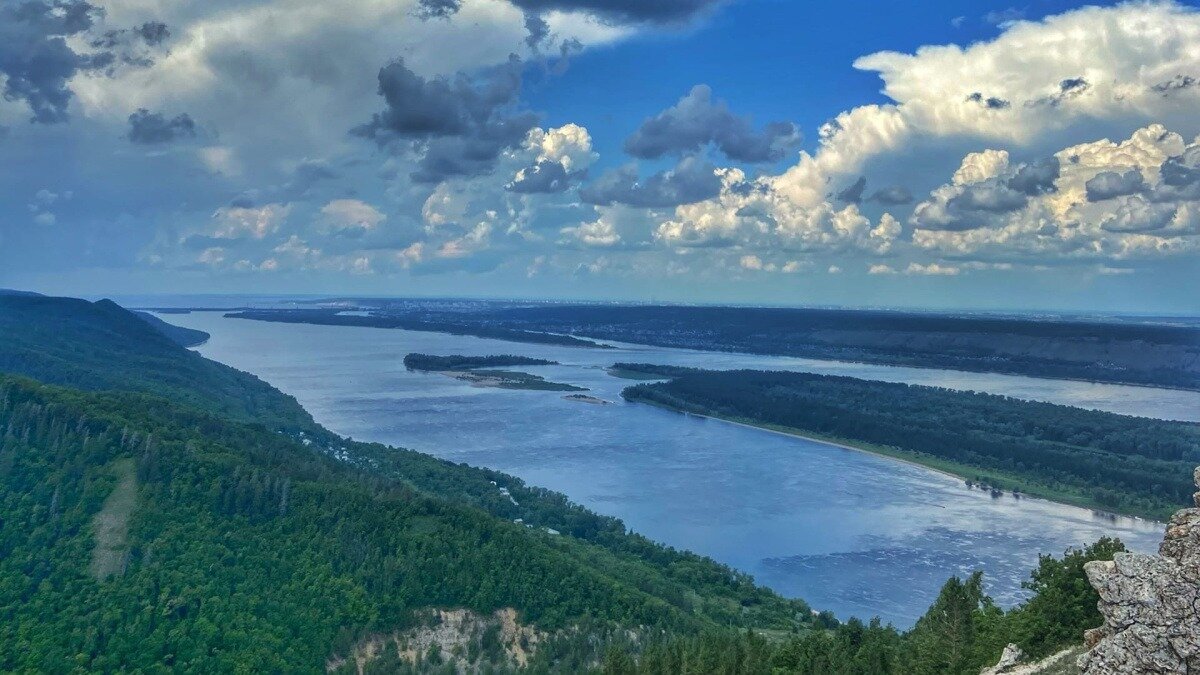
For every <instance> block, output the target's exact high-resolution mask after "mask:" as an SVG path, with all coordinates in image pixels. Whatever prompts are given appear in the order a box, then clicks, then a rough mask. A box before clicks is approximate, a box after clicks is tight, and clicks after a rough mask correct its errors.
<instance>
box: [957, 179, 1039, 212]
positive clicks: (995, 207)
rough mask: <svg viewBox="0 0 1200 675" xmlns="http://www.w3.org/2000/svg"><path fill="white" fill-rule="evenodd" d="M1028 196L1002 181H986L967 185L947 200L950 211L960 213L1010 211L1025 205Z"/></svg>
mask: <svg viewBox="0 0 1200 675" xmlns="http://www.w3.org/2000/svg"><path fill="white" fill-rule="evenodd" d="M1026 201H1028V197H1027V196H1026V195H1025V194H1023V193H1021V192H1017V191H1016V190H1013V189H1012V188H1010V187H1008V186H1007V185H1006V184H1004V183H1000V182H995V181H988V182H984V183H975V184H973V185H968V186H966V188H965V189H964V190H963V192H962V193H961V194H958V195H955V196H954V197H952V198H951V199H950V201H949V202H947V206H948V207H949V210H950V211H951V212H958V213H962V214H979V213H995V214H1000V213H1010V212H1012V211H1016V210H1017V209H1019V208H1021V207H1023V206H1025V202H1026Z"/></svg>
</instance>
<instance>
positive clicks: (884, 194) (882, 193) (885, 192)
mask: <svg viewBox="0 0 1200 675" xmlns="http://www.w3.org/2000/svg"><path fill="white" fill-rule="evenodd" d="M868 200H869V201H872V202H875V203H877V204H883V205H885V206H900V205H902V204H911V203H912V200H913V196H912V193H911V192H909V191H908V188H906V187H904V186H901V185H889V186H888V187H885V188H883V189H881V190H876V191H875V193H874V194H872V195H871V196H870V197H868Z"/></svg>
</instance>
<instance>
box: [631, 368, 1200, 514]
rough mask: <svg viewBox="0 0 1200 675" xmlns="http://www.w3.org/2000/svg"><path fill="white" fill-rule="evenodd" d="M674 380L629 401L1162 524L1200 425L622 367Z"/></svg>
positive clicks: (963, 395)
mask: <svg viewBox="0 0 1200 675" xmlns="http://www.w3.org/2000/svg"><path fill="white" fill-rule="evenodd" d="M609 372H612V373H617V374H619V375H625V376H629V375H631V374H642V375H645V376H657V377H659V378H667V379H666V381H659V382H647V383H643V384H638V385H635V386H632V387H629V388H627V389H625V390H624V391H623V392H622V396H623V397H625V398H626V399H627V400H630V401H637V402H643V403H650V404H654V405H658V406H662V407H666V408H671V409H675V410H679V411H683V412H687V413H693V414H699V415H704V416H708V417H716V418H720V419H725V420H729V421H733V422H740V423H745V424H751V425H754V426H760V427H764V428H767V429H772V430H776V431H783V432H787V433H794V434H798V435H804V436H808V437H812V438H815V439H817V440H825V441H834V442H838V443H843V444H846V445H849V446H852V447H855V448H859V449H864V450H868V451H871V452H875V453H878V454H883V455H888V456H891V457H896V458H899V459H904V460H908V461H913V462H916V463H919V464H923V465H925V466H928V467H931V468H934V469H938V470H941V471H945V472H948V473H951V474H954V475H957V476H960V477H963V478H965V479H967V480H969V481H971V482H973V483H980V484H984V485H987V486H991V487H994V488H997V489H1000V488H1003V489H1007V490H1012V491H1019V492H1025V493H1029V494H1032V495H1036V496H1040V497H1046V498H1048V499H1053V500H1055V501H1060V502H1064V503H1069V504H1075V505H1079V506H1087V507H1090V508H1096V509H1104V510H1109V511H1116V512H1120V513H1125V514H1132V515H1139V516H1146V517H1151V518H1163V517H1164V516H1165V515H1166V514H1167V513H1169V512H1170V511H1172V510H1174V509H1177V508H1179V506H1180V505H1181V504H1184V503H1186V502H1187V501H1188V499H1189V498H1190V496H1191V493H1192V490H1193V488H1192V485H1191V481H1190V473H1189V470H1190V468H1191V467H1192V465H1194V464H1195V463H1196V461H1197V460H1198V459H1200V425H1196V424H1191V423H1186V422H1168V421H1163V420H1153V419H1148V418H1141V417H1129V416H1124V415H1115V414H1112V413H1106V412H1100V411H1095V410H1081V409H1079V408H1071V407H1068V406H1060V405H1054V404H1050V403H1038V402H1033V401H1021V400H1017V399H1013V398H1009V397H1004V396H995V395H992V394H981V393H977V392H963V391H953V390H949V389H941V388H937V387H926V386H918V385H907V384H898V383H892V382H876V381H870V380H860V379H856V378H851V377H839V376H832V375H817V374H812V373H797V372H778V371H762V370H732V371H713V370H702V369H697V368H686V367H680V366H659V365H652V364H638V363H617V364H614V365H613V367H612V368H611V369H610V371H609Z"/></svg>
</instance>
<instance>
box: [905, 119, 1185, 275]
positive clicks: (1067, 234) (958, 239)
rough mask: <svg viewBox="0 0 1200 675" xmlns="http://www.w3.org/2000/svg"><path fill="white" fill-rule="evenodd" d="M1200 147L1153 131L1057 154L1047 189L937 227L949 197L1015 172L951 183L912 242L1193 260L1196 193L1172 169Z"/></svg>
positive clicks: (940, 248)
mask: <svg viewBox="0 0 1200 675" xmlns="http://www.w3.org/2000/svg"><path fill="white" fill-rule="evenodd" d="M1198 148H1200V144H1198V143H1197V142H1196V141H1192V142H1191V143H1188V142H1186V141H1185V140H1184V139H1183V137H1181V136H1180V135H1179V134H1177V133H1173V132H1171V131H1168V130H1167V129H1166V128H1164V127H1163V126H1162V125H1157V124H1155V125H1150V126H1147V127H1144V128H1142V129H1139V130H1137V131H1136V132H1134V133H1133V134H1132V135H1131V136H1130V137H1129V138H1128V139H1125V140H1122V141H1120V142H1114V141H1110V140H1107V139H1104V140H1099V141H1093V142H1090V143H1082V144H1078V145H1073V146H1069V147H1066V148H1063V149H1062V150H1060V151H1059V152H1057V153H1056V154H1055V158H1056V159H1057V160H1058V162H1059V165H1060V167H1061V170H1060V172H1059V175H1058V177H1057V178H1056V180H1055V182H1054V189H1053V190H1048V191H1045V192H1043V193H1042V194H1039V195H1033V196H1029V197H1028V198H1027V200H1026V202H1025V203H1024V204H1023V205H1020V206H1019V207H1017V208H1012V209H1006V210H1005V211H1003V212H998V213H994V214H989V215H988V217H982V218H980V219H978V220H977V221H975V222H973V223H971V225H972V226H971V227H959V228H949V227H946V226H945V225H946V221H945V220H944V219H943V216H945V214H947V213H949V212H951V211H953V209H952V208H951V207H950V203H951V202H952V201H953V199H954V198H956V197H957V196H958V195H961V194H963V191H964V190H966V189H970V188H975V187H978V186H979V185H987V186H991V187H995V186H997V185H1003V184H1004V181H1006V180H1011V178H1007V177H1008V176H1012V175H1014V172H1013V170H1012V169H1011V168H1009V169H1005V170H1003V171H1002V172H1000V173H999V174H998V175H996V176H994V177H990V178H987V179H985V181H984V182H983V183H981V184H975V185H966V186H963V185H958V184H956V183H954V182H952V183H950V184H947V185H943V186H941V187H939V188H936V189H935V190H934V191H933V193H931V198H930V199H929V200H927V201H925V202H923V203H922V204H921V205H919V206H918V207H917V210H916V211H915V212H914V214H913V219H912V220H913V224H914V225H915V226H916V228H917V229H916V230H915V231H914V232H913V243H914V244H915V245H916V246H917V247H919V248H923V249H926V250H930V251H936V252H939V253H941V254H943V255H948V256H955V257H959V258H962V259H968V260H985V261H987V260H1005V259H1022V260H1026V261H1046V260H1051V259H1054V260H1064V261H1071V260H1079V261H1091V260H1097V259H1100V260H1148V259H1157V258H1161V257H1163V256H1171V255H1178V254H1183V253H1195V252H1196V251H1197V250H1200V242H1198V241H1197V238H1196V236H1195V235H1196V234H1197V232H1198V231H1200V230H1198V229H1197V218H1196V214H1197V203H1196V201H1195V197H1196V195H1195V194H1192V193H1191V192H1189V191H1188V190H1187V189H1186V188H1185V187H1184V186H1190V185H1191V184H1193V182H1194V180H1195V179H1194V178H1193V177H1192V175H1191V174H1190V173H1189V172H1188V171H1186V170H1181V168H1180V167H1187V166H1188V165H1189V163H1191V162H1193V161H1194V159H1195V158H1197V157H1200V150H1198ZM1181 188H1183V189H1181ZM951 215H954V214H951ZM958 215H961V213H960V214H958Z"/></svg>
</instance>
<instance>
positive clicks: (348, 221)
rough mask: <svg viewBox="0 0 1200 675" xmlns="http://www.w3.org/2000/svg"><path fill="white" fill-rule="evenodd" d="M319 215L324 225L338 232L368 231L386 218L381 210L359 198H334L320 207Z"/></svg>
mask: <svg viewBox="0 0 1200 675" xmlns="http://www.w3.org/2000/svg"><path fill="white" fill-rule="evenodd" d="M321 216H322V218H323V221H324V223H325V225H327V226H328V227H330V228H331V229H333V230H335V231H339V232H345V231H348V230H354V231H358V232H363V231H369V230H373V229H375V228H376V227H377V226H378V225H379V224H380V223H382V222H383V221H385V220H387V216H386V215H384V214H383V212H381V211H380V210H379V209H377V208H375V207H374V206H371V205H370V204H368V203H366V202H364V201H362V200H361V199H334V200H333V201H331V202H329V203H327V204H326V205H325V206H322V207H321Z"/></svg>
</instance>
